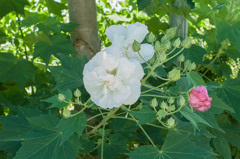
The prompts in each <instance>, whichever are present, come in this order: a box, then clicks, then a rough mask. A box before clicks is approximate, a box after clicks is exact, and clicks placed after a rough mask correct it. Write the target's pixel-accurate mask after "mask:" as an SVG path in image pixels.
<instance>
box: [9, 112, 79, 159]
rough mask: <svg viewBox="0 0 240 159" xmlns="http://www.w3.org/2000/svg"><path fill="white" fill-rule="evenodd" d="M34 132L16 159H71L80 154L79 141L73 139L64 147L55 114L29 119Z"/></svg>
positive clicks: (23, 144) (26, 140) (28, 137)
mask: <svg viewBox="0 0 240 159" xmlns="http://www.w3.org/2000/svg"><path fill="white" fill-rule="evenodd" d="M28 121H29V123H30V125H31V126H32V127H33V129H34V130H33V131H31V132H30V133H28V135H27V137H26V138H25V140H24V141H23V142H22V146H21V148H20V149H19V150H18V152H17V154H16V156H15V157H14V159H23V158H24V159H42V158H47V159H70V158H76V157H77V153H78V144H77V141H78V140H77V139H76V138H74V137H72V138H70V139H69V140H68V141H66V142H65V143H64V144H63V145H60V142H61V131H60V130H59V129H57V128H56V125H57V123H58V119H57V118H56V116H55V115H53V114H47V115H41V116H37V117H32V118H28Z"/></svg>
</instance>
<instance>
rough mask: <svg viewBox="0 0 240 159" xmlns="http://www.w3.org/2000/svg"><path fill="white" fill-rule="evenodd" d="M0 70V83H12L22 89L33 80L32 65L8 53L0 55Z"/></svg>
mask: <svg viewBox="0 0 240 159" xmlns="http://www.w3.org/2000/svg"><path fill="white" fill-rule="evenodd" d="M0 70H1V71H0V82H6V81H14V82H16V83H17V84H18V85H19V86H20V87H22V88H23V87H24V86H25V85H26V83H27V82H28V81H30V80H31V81H33V80H34V78H35V71H34V66H33V64H32V63H31V62H29V61H27V60H23V59H17V58H16V57H15V56H13V55H12V54H10V53H0Z"/></svg>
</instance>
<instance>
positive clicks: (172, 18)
mask: <svg viewBox="0 0 240 159" xmlns="http://www.w3.org/2000/svg"><path fill="white" fill-rule="evenodd" d="M173 5H175V6H176V7H183V6H186V5H187V3H186V2H184V1H182V0H175V2H174V4H173ZM169 25H170V27H171V28H172V27H177V35H178V36H181V37H183V38H186V37H187V35H188V20H187V19H186V18H185V17H184V16H183V15H178V14H175V13H170V14H169Z"/></svg>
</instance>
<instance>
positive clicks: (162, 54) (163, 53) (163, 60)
mask: <svg viewBox="0 0 240 159" xmlns="http://www.w3.org/2000/svg"><path fill="white" fill-rule="evenodd" d="M166 59H167V54H166V53H165V52H160V54H159V61H160V62H161V63H163V62H165V61H166Z"/></svg>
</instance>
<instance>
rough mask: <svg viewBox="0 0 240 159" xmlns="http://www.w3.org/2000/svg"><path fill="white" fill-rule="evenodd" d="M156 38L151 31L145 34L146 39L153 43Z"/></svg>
mask: <svg viewBox="0 0 240 159" xmlns="http://www.w3.org/2000/svg"><path fill="white" fill-rule="evenodd" d="M156 39H157V38H156V36H155V35H154V34H153V33H152V32H151V33H150V34H149V35H148V36H147V41H148V42H150V43H153V42H154V41H156Z"/></svg>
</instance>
